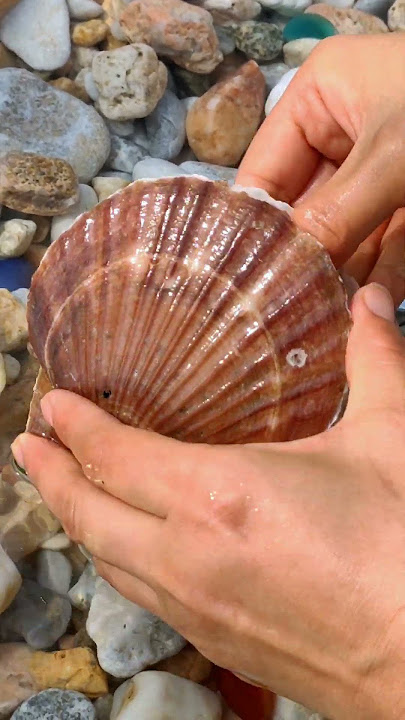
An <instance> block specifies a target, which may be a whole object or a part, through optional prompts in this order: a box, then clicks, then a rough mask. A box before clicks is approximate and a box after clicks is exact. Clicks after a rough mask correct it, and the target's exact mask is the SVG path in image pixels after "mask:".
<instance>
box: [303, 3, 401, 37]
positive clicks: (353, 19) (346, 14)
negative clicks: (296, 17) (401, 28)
mask: <svg viewBox="0 0 405 720" xmlns="http://www.w3.org/2000/svg"><path fill="white" fill-rule="evenodd" d="M305 12H306V13H308V14H312V13H313V14H317V15H322V17H324V18H326V19H327V20H330V22H331V23H332V25H334V26H335V28H336V30H337V31H338V33H340V34H341V35H361V34H374V33H382V32H388V27H387V25H386V24H385V22H383V21H382V20H381V19H380V18H377V17H374V15H369V14H368V13H365V12H362V11H361V10H356V9H355V8H335V7H331V6H330V5H327V4H326V3H316V4H315V5H310V6H309V8H307V10H306V11H305Z"/></svg>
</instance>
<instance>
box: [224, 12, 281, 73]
mask: <svg viewBox="0 0 405 720" xmlns="http://www.w3.org/2000/svg"><path fill="white" fill-rule="evenodd" d="M235 44H236V47H237V48H238V50H241V51H242V52H243V53H245V55H246V56H247V57H248V58H251V59H252V60H256V62H259V63H267V62H270V61H271V60H274V58H276V57H277V56H278V55H279V54H280V52H281V49H282V47H283V35H282V32H281V30H280V28H279V27H277V25H273V24H272V23H265V22H256V21H255V20H247V21H246V22H242V23H240V25H239V26H238V27H237V29H236V30H235Z"/></svg>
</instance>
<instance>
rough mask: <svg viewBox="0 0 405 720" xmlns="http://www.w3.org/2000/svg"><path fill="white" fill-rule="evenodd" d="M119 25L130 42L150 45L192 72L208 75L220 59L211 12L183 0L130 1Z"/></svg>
mask: <svg viewBox="0 0 405 720" xmlns="http://www.w3.org/2000/svg"><path fill="white" fill-rule="evenodd" d="M120 25H121V28H122V29H123V31H124V33H125V34H126V36H127V37H128V38H129V40H130V41H131V42H144V43H146V44H147V45H151V46H152V47H153V49H154V50H155V51H156V52H157V53H158V55H164V56H165V57H167V58H170V59H171V60H172V61H173V62H174V63H176V64H177V65H180V66H181V67H184V68H186V70H191V71H192V72H197V73H210V72H212V70H214V68H215V67H216V66H217V65H218V64H219V63H220V62H221V60H222V59H223V55H222V53H221V51H220V49H219V42H218V38H217V36H216V34H215V30H214V25H213V19H212V16H211V15H210V13H209V12H208V11H207V10H205V9H204V8H201V7H196V6H193V5H190V4H189V3H187V2H183V0H165V2H164V3H162V2H161V0H137V2H131V3H130V4H129V5H128V6H127V7H126V8H125V10H124V11H123V12H122V13H121V16H120Z"/></svg>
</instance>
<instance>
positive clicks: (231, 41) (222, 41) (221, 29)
mask: <svg viewBox="0 0 405 720" xmlns="http://www.w3.org/2000/svg"><path fill="white" fill-rule="evenodd" d="M215 32H216V34H217V38H218V41H219V49H220V50H221V53H222V55H223V56H224V57H225V55H230V54H231V53H233V51H234V50H235V47H236V45H235V38H234V36H233V30H232V28H230V27H227V26H226V25H224V26H221V25H216V26H215Z"/></svg>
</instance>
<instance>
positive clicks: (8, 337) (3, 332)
mask: <svg viewBox="0 0 405 720" xmlns="http://www.w3.org/2000/svg"><path fill="white" fill-rule="evenodd" d="M27 340H28V323H27V317H26V310H25V307H24V306H23V305H22V304H21V303H20V302H19V301H18V300H17V299H16V298H15V297H14V295H12V294H11V292H9V291H8V290H6V289H5V288H0V352H6V353H10V352H14V351H15V350H25V348H26V347H27ZM3 365H4V361H3ZM4 375H5V371H4Z"/></svg>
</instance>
